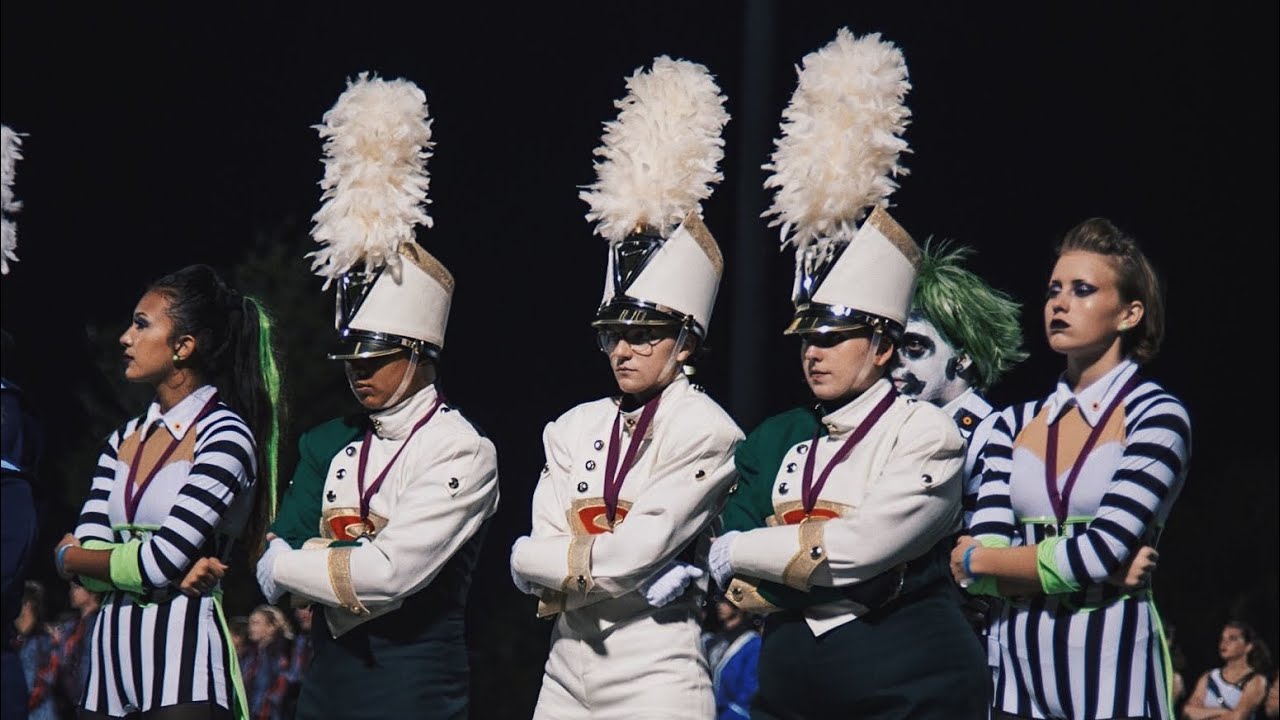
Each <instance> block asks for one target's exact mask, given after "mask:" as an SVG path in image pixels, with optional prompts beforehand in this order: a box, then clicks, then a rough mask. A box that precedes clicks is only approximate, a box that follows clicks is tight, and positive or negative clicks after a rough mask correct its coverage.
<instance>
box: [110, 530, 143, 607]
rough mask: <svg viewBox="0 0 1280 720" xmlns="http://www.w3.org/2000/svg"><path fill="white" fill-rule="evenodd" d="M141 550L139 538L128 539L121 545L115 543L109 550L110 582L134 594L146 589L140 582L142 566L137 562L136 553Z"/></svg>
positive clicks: (139, 593)
mask: <svg viewBox="0 0 1280 720" xmlns="http://www.w3.org/2000/svg"><path fill="white" fill-rule="evenodd" d="M141 552H142V541H141V540H130V541H129V542H127V543H124V544H123V545H116V547H115V549H114V550H112V551H111V584H112V585H115V586H116V587H118V588H120V589H121V590H124V591H125V592H131V593H134V594H135V595H141V594H142V593H143V591H144V590H145V589H146V588H145V587H144V586H143V584H142V568H141V567H140V566H139V564H138V555H139V553H141Z"/></svg>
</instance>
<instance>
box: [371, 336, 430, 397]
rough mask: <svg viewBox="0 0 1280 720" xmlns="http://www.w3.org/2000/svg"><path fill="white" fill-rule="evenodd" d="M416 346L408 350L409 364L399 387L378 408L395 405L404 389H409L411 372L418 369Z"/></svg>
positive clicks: (411, 377)
mask: <svg viewBox="0 0 1280 720" xmlns="http://www.w3.org/2000/svg"><path fill="white" fill-rule="evenodd" d="M419 357H420V356H419V355H418V348H417V347H416V346H415V347H413V348H412V349H410V350H409V366H408V367H406V368H405V370H404V377H403V378H401V379H400V387H398V388H396V391H395V392H394V393H392V395H391V398H390V399H388V400H387V401H386V402H385V403H383V405H382V407H380V408H378V409H379V410H386V409H387V408H389V407H395V406H396V403H398V402H400V399H401V398H403V397H404V391H405V390H407V389H409V381H410V380H412V379H413V374H414V373H415V372H417V371H418V359H419Z"/></svg>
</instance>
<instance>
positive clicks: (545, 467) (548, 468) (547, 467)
mask: <svg viewBox="0 0 1280 720" xmlns="http://www.w3.org/2000/svg"><path fill="white" fill-rule="evenodd" d="M549 472H551V466H550V465H549V464H547V463H543V464H542V474H543V475H546V474H547V473H549Z"/></svg>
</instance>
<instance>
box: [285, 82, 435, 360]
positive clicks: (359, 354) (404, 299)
mask: <svg viewBox="0 0 1280 720" xmlns="http://www.w3.org/2000/svg"><path fill="white" fill-rule="evenodd" d="M316 129H317V130H319V131H320V136H321V137H322V138H324V141H325V142H324V149H325V159H324V165H325V173H324V179H323V180H321V182H320V186H321V187H322V188H324V194H323V196H322V199H323V201H324V204H323V205H322V207H321V208H320V210H319V211H318V212H317V213H316V214H315V216H314V217H313V218H312V220H313V222H314V225H313V226H312V230H311V235H312V237H313V238H314V239H315V241H316V242H318V243H321V244H322V245H324V247H322V248H321V249H320V250H316V251H315V252H312V253H309V254H308V257H313V258H314V260H313V262H312V270H313V271H315V273H316V274H317V275H320V276H321V277H323V278H325V288H326V289H327V288H328V287H329V284H330V283H331V282H334V281H337V298H336V313H335V320H334V323H335V325H336V327H337V330H338V336H339V337H338V344H337V347H335V348H334V349H333V351H332V352H330V353H329V358H330V359H333V360H349V359H353V358H370V357H378V356H380V355H389V354H391V353H394V352H397V351H399V350H402V349H408V350H412V351H416V352H418V353H422V354H426V355H428V356H430V357H433V358H434V357H438V356H439V354H440V352H441V350H443V349H444V335H445V326H446V325H447V323H448V320H449V305H450V302H451V301H452V298H453V285H454V283H453V276H452V275H451V274H450V273H449V271H448V270H447V269H445V267H444V265H442V264H440V261H438V260H436V259H435V258H434V257H432V256H431V255H430V254H429V253H428V252H427V251H426V250H424V249H422V247H421V246H419V245H418V244H417V242H416V241H415V239H414V229H415V227H416V226H418V225H425V226H426V227H431V225H432V220H431V216H429V215H427V213H426V209H425V205H426V204H428V203H430V202H431V201H430V200H429V199H427V189H428V187H429V186H430V180H431V178H430V175H429V174H428V172H427V167H426V164H427V159H428V158H429V157H431V148H432V146H433V145H434V143H433V142H432V141H431V120H430V119H429V116H428V112H427V98H426V95H425V94H424V93H423V92H422V90H421V89H420V88H418V86H417V85H415V84H413V83H412V82H410V81H408V80H403V79H398V80H383V79H381V78H379V77H378V76H377V75H376V74H375V75H374V76H373V77H372V78H370V77H369V73H367V72H366V73H361V74H360V75H359V77H358V78H357V79H356V80H354V81H348V83H347V89H346V91H345V92H343V93H342V95H341V96H340V97H339V98H338V101H337V102H336V103H334V105H333V107H332V108H330V109H329V111H328V112H326V113H325V115H324V123H323V124H322V125H317V126H316ZM357 264H360V267H356V266H357Z"/></svg>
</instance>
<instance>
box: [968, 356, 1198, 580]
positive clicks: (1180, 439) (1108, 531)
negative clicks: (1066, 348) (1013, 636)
mask: <svg viewBox="0 0 1280 720" xmlns="http://www.w3.org/2000/svg"><path fill="white" fill-rule="evenodd" d="M1137 370H1138V367H1137V365H1136V364H1134V363H1133V362H1129V361H1126V362H1124V363H1122V364H1121V365H1120V366H1118V367H1117V368H1115V369H1114V370H1112V371H1111V372H1110V373H1108V374H1107V376H1105V377H1103V378H1101V379H1100V380H1098V381H1097V382H1095V383H1094V384H1093V385H1091V386H1090V387H1089V388H1086V389H1085V390H1083V391H1081V392H1080V393H1079V394H1078V395H1077V394H1075V393H1072V392H1071V390H1070V388H1069V386H1067V384H1066V382H1065V381H1060V382H1059V383H1058V388H1057V390H1056V391H1055V392H1054V394H1052V395H1050V396H1049V397H1048V398H1045V399H1043V400H1037V401H1033V402H1027V403H1023V404H1021V405H1014V406H1012V407H1010V408H1008V409H1006V410H1004V411H1003V412H1001V413H1000V416H999V419H998V420H996V422H995V425H994V426H993V428H992V433H991V437H990V438H989V440H988V441H987V443H986V445H985V447H984V449H983V450H982V451H981V452H982V459H983V462H984V471H983V480H982V487H981V490H980V493H979V498H978V503H977V508H976V512H975V514H974V517H973V523H972V526H971V527H970V531H969V532H970V534H971V535H973V536H975V537H982V536H995V537H999V538H1004V539H1007V540H1009V541H1010V542H1011V544H1014V545H1032V544H1035V543H1037V542H1038V541H1039V540H1041V539H1043V537H1044V536H1045V535H1046V534H1047V535H1052V534H1054V533H1056V532H1060V531H1063V530H1064V528H1060V527H1058V523H1057V522H1056V518H1055V517H1054V509H1053V506H1052V504H1051V502H1050V500H1049V494H1048V490H1047V488H1046V484H1045V467H1044V463H1045V450H1046V435H1045V433H1044V432H1043V430H1044V428H1045V427H1046V425H1047V423H1048V422H1050V421H1055V422H1061V423H1062V424H1063V425H1068V424H1069V422H1070V421H1071V420H1072V419H1073V418H1072V417H1069V415H1072V416H1074V419H1076V422H1077V426H1078V428H1077V429H1078V430H1080V431H1087V430H1090V429H1092V425H1093V424H1095V423H1097V422H1098V421H1099V420H1100V419H1101V418H1100V415H1101V414H1102V412H1103V411H1104V409H1105V408H1106V407H1107V405H1108V404H1109V403H1110V402H1111V401H1112V400H1113V399H1114V398H1115V396H1116V394H1117V393H1118V392H1119V391H1120V390H1121V389H1122V388H1123V386H1124V385H1125V383H1126V382H1128V380H1129V378H1130V377H1131V376H1133V375H1134V374H1135V373H1136V372H1137ZM1075 409H1078V411H1077V412H1075V413H1071V412H1070V411H1072V410H1075ZM1079 419H1083V421H1084V422H1083V423H1080V422H1079ZM1113 426H1114V427H1113ZM1077 434H1078V435H1079V434H1080V433H1077ZM1071 435H1072V433H1071V429H1070V428H1065V427H1064V429H1063V430H1062V440H1061V441H1060V442H1061V450H1060V451H1059V453H1058V472H1057V473H1056V475H1057V480H1058V487H1059V490H1061V489H1062V487H1063V483H1064V481H1065V479H1066V477H1067V473H1068V471H1069V469H1070V466H1071V463H1073V462H1075V460H1076V458H1077V456H1078V453H1079V450H1080V446H1081V445H1082V444H1083V436H1082V435H1081V436H1080V437H1079V439H1078V441H1076V442H1074V443H1073V441H1072V437H1071ZM1073 446H1074V447H1073ZM1190 453H1191V421H1190V418H1189V417H1188V415H1187V411H1186V408H1184V407H1183V405H1182V403H1181V402H1179V401H1178V399H1177V398H1175V397H1174V396H1173V395H1170V394H1169V393H1168V392H1166V391H1165V390H1164V389H1163V388H1161V387H1160V386H1159V385H1157V384H1156V383H1154V382H1151V381H1150V380H1143V381H1141V382H1140V383H1139V384H1138V385H1136V386H1135V387H1133V388H1132V389H1131V390H1130V391H1129V392H1128V393H1127V395H1126V396H1125V397H1124V398H1123V399H1122V400H1121V404H1120V406H1119V407H1118V408H1117V411H1116V412H1115V413H1114V414H1113V415H1112V417H1111V421H1110V422H1109V423H1108V428H1106V429H1104V430H1103V432H1102V433H1101V435H1100V438H1099V440H1098V442H1097V444H1096V445H1095V446H1094V449H1093V451H1092V452H1091V453H1090V454H1089V457H1088V458H1087V459H1086V460H1085V462H1084V465H1083V468H1082V469H1081V471H1080V475H1079V477H1078V479H1077V481H1076V485H1075V487H1074V489H1073V491H1072V493H1071V495H1070V497H1069V504H1068V518H1067V524H1068V525H1071V526H1073V527H1075V528H1077V529H1076V530H1075V531H1074V532H1073V531H1072V530H1071V529H1069V528H1068V529H1065V530H1066V532H1067V533H1068V534H1070V535H1071V537H1070V538H1069V539H1068V540H1067V541H1064V542H1062V543H1061V545H1059V547H1058V551H1057V563H1056V565H1057V570H1058V573H1059V574H1060V575H1062V576H1063V577H1064V578H1066V579H1067V580H1068V581H1070V582H1072V583H1074V584H1076V585H1078V586H1080V587H1084V586H1087V585H1092V584H1096V583H1102V582H1104V581H1105V580H1106V578H1107V576H1108V575H1110V574H1111V573H1113V572H1115V571H1116V570H1117V569H1119V568H1120V567H1122V566H1123V565H1124V563H1125V562H1127V561H1128V559H1129V557H1130V556H1131V555H1132V554H1133V553H1134V552H1135V551H1137V550H1138V549H1139V548H1140V547H1142V545H1143V544H1144V543H1152V542H1154V541H1155V537H1156V534H1157V533H1158V529H1159V528H1160V527H1161V526H1162V525H1163V523H1164V520H1165V518H1166V517H1167V516H1168V514H1169V511H1170V509H1171V508H1172V507H1173V503H1174V500H1175V499H1176V498H1177V496H1178V493H1179V492H1180V491H1181V489H1182V484H1183V481H1184V480H1185V478H1186V472H1187V461H1188V459H1189V457H1190Z"/></svg>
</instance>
